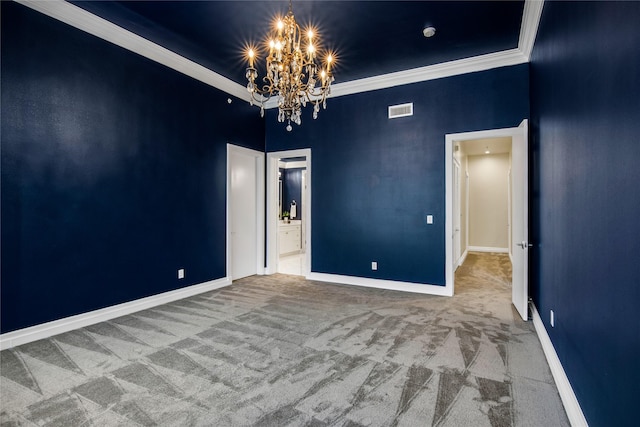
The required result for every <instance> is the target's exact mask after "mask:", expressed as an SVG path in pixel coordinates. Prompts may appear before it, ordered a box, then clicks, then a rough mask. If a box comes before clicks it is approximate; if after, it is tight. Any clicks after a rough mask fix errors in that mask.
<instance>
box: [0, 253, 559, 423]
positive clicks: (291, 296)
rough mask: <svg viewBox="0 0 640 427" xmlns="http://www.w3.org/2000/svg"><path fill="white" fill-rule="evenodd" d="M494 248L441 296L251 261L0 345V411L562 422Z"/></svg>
mask: <svg viewBox="0 0 640 427" xmlns="http://www.w3.org/2000/svg"><path fill="white" fill-rule="evenodd" d="M510 274H511V273H510V264H509V260H508V257H507V256H506V255H500V254H470V255H469V256H468V258H467V260H466V262H465V264H464V265H463V266H461V267H460V268H459V269H458V272H457V276H456V295H455V296H454V297H452V298H446V297H436V296H426V295H419V294H410V293H400V292H393V291H386V290H378V289H369V288H359V287H351V286H346V285H332V284H326V283H319V282H311V281H306V280H304V279H303V278H301V277H297V276H286V275H273V276H255V277H250V278H246V279H242V280H239V281H236V282H234V284H233V285H232V286H229V287H227V288H223V289H220V290H217V291H214V292H209V293H205V294H201V295H198V296H195V297H191V298H188V299H185V300H181V301H176V302H173V303H170V304H166V305H163V306H158V307H155V308H153V309H149V310H145V311H141V312H138V313H135V314H132V315H129V316H124V317H121V318H118V319H114V320H111V321H108V322H103V323H99V324H96V325H93V326H89V327H86V328H82V329H79V330H75V331H72V332H68V333H64V334H61V335H58V336H55V337H52V338H49V339H45V340H41V341H37V342H34V343H30V344H26V345H22V346H19V347H16V348H13V349H9V350H5V351H2V352H1V353H0V362H1V364H0V396H1V397H0V405H1V413H0V424H1V425H2V426H14V425H24V426H89V425H96V426H140V425H142V426H152V425H160V426H254V425H255V426H474V427H482V426H494V427H498V426H568V425H569V423H568V420H567V418H566V415H565V413H564V410H563V407H562V404H561V401H560V398H559V396H558V392H557V390H556V387H555V385H554V383H553V380H552V377H551V374H550V371H549V367H548V365H547V364H546V361H545V358H544V355H543V353H542V349H541V346H540V343H539V341H538V339H537V336H536V334H535V331H534V329H533V325H532V324H531V323H530V322H529V323H527V322H523V321H522V320H520V319H519V317H518V315H517V313H516V312H515V310H513V309H512V306H511V303H510V294H511V287H510Z"/></svg>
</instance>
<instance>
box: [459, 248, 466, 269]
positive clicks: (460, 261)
mask: <svg viewBox="0 0 640 427" xmlns="http://www.w3.org/2000/svg"><path fill="white" fill-rule="evenodd" d="M467 255H469V249H465V250H464V253H463V254H462V256H461V257H460V259H459V260H458V264H457V265H456V269H457V268H458V267H460V266H461V265H462V264H464V262H465V261H466V259H467Z"/></svg>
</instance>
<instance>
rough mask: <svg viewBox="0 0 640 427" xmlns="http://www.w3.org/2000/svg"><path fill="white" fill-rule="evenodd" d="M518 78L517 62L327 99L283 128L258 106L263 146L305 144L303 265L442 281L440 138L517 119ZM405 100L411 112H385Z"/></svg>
mask: <svg viewBox="0 0 640 427" xmlns="http://www.w3.org/2000/svg"><path fill="white" fill-rule="evenodd" d="M528 79H529V77H528V67H527V65H521V66H513V67H506V68H500V69H495V70H491V71H486V72H480V73H473V74H467V75H463V76H457V77H450V78H446V79H440V80H434V81H429V82H423V83H416V84H412V85H406V86H400V87H396V88H390V89H385V90H378V91H374V92H368V93H362V94H357V95H350V96H344V97H340V98H335V99H329V100H328V103H327V104H328V107H327V109H326V110H321V111H320V114H319V117H318V119H317V120H313V119H311V108H309V109H308V110H307V111H305V112H304V113H303V118H302V120H303V123H302V126H296V125H293V126H294V129H293V131H292V132H287V131H286V130H285V125H286V124H282V123H278V122H277V120H276V116H277V111H274V110H269V111H267V117H266V144H267V151H280V150H288V149H296V148H306V147H310V148H311V149H312V154H311V160H312V167H311V173H312V177H311V185H312V190H311V193H312V199H313V200H312V224H313V226H312V245H313V246H312V257H313V259H312V271H314V272H321V273H333V274H342V275H349V276H360V277H371V278H380V279H389V280H398V281H406V282H414V283H430V284H436V285H444V283H445V277H444V275H445V240H444V215H445V184H444V182H445V181H444V139H445V135H446V134H448V133H457V132H465V131H474V130H484V129H493V128H504V127H514V126H518V125H519V123H520V122H521V121H522V119H524V118H528V116H529V93H528V90H529V87H528V81H529V80H528ZM406 102H413V103H414V115H413V116H412V117H405V118H400V119H395V120H389V119H387V107H388V106H389V105H395V104H400V103H406ZM427 214H433V215H434V217H435V222H434V225H431V226H428V225H426V218H425V217H426V215H427ZM371 261H377V262H378V270H377V271H372V270H371Z"/></svg>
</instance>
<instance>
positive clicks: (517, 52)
mask: <svg viewBox="0 0 640 427" xmlns="http://www.w3.org/2000/svg"><path fill="white" fill-rule="evenodd" d="M16 1H17V2H18V3H21V4H23V5H25V6H27V7H30V8H31V9H34V10H37V11H38V12H41V13H43V14H45V15H48V16H50V17H52V18H55V19H57V20H59V21H62V22H65V23H67V24H69V25H71V26H73V27H75V28H78V29H80V30H82V31H85V32H87V33H89V34H93V35H94V36H96V37H99V38H101V39H103V40H106V41H108V42H111V43H113V44H116V45H118V46H120V47H123V48H125V49H127V50H130V51H131V52H135V53H137V54H139V55H141V56H144V57H145V58H149V59H151V60H152V61H155V62H158V63H160V64H163V65H165V66H167V67H169V68H172V69H174V70H176V71H178V72H180V73H183V74H185V75H187V76H190V77H193V78H194V79H196V80H199V81H201V82H203V83H206V84H208V85H210V86H213V87H215V88H217V89H220V90H222V91H223V92H226V93H228V94H230V95H233V96H236V97H238V98H240V99H242V100H245V101H247V102H249V101H250V95H249V93H248V92H247V90H246V88H245V87H244V86H242V85H240V84H238V83H236V82H234V81H233V80H231V79H228V78H226V77H224V76H222V75H220V74H218V73H216V72H215V71H212V70H210V69H208V68H206V67H203V66H202V65H200V64H197V63H195V62H193V61H191V60H189V59H187V58H185V57H183V56H180V55H178V54H177V53H175V52H172V51H170V50H168V49H166V48H164V47H162V46H160V45H157V44H155V43H153V42H151V41H149V40H147V39H145V38H143V37H140V36H138V35H137V34H134V33H132V32H131V31H128V30H125V29H124V28H122V27H119V26H117V25H115V24H113V23H112V22H109V21H107V20H105V19H103V18H100V17H98V16H96V15H93V14H92V13H90V12H87V11H86V10H84V9H82V8H80V7H78V6H75V5H73V4H71V3H68V2H66V1H64V0H49V1H41V0H16ZM543 5H544V0H525V4H524V10H523V14H522V24H521V28H520V37H519V41H518V47H517V48H515V49H509V50H504V51H501V52H494V53H489V54H486V55H479V56H474V57H470V58H464V59H459V60H456V61H449V62H444V63H441V64H435V65H429V66H426V67H419V68H414V69H410V70H405V71H398V72H395V73H389V74H382V75H379V76H373V77H368V78H364V79H358V80H352V81H348V82H344V83H337V84H335V85H333V86H332V87H331V95H330V97H331V98H336V97H339V96H345V95H353V94H356V93H361V92H368V91H372V90H378V89H386V88H390V87H395V86H401V85H406V84H411V83H418V82H423V81H428V80H435V79H441V78H445V77H451V76H457V75H460V74H466V73H474V72H478V71H485V70H490V69H493V68H498V67H506V66H510V65H518V64H524V63H527V62H528V61H529V56H530V55H531V51H532V49H533V43H534V42H535V38H536V33H537V31H538V24H539V22H540V16H541V14H542V6H543ZM277 106H278V105H277V98H271V99H269V100H268V101H267V102H265V104H264V107H265V108H266V109H269V108H275V107H277Z"/></svg>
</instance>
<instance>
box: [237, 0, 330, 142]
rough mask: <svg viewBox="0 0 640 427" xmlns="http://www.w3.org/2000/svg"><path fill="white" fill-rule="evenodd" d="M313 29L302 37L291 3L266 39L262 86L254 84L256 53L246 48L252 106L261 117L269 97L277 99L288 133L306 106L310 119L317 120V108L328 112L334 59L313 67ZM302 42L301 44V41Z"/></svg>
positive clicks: (279, 119) (316, 51)
mask: <svg viewBox="0 0 640 427" xmlns="http://www.w3.org/2000/svg"><path fill="white" fill-rule="evenodd" d="M315 37H316V34H315V33H314V31H313V29H311V28H310V29H308V30H307V31H306V34H305V37H303V36H302V31H301V30H300V26H299V25H298V24H297V23H296V20H295V18H294V17H293V11H292V8H291V0H289V13H287V15H286V16H285V17H284V18H281V19H278V21H277V22H276V24H275V29H274V31H273V32H272V33H271V34H270V35H269V37H268V40H269V42H268V49H269V55H268V56H267V57H266V75H265V76H264V77H263V78H262V82H263V84H262V85H260V84H257V83H256V79H257V78H258V71H257V70H256V68H255V67H254V63H255V60H256V51H255V50H254V49H253V48H249V49H248V51H247V56H248V59H249V67H247V74H246V76H247V80H248V81H249V83H248V84H247V90H248V91H249V93H250V94H251V100H250V101H249V102H250V104H251V105H254V103H257V104H259V105H260V115H261V116H263V117H264V103H265V102H266V101H268V100H269V99H270V98H271V97H272V96H277V97H278V121H279V122H281V123H282V122H284V121H285V120H286V121H287V130H288V131H291V129H292V127H291V122H293V123H295V124H297V125H300V123H301V122H302V120H301V110H302V108H303V107H306V105H307V103H310V104H312V105H313V118H314V119H316V118H317V117H318V112H319V111H320V104H322V107H323V108H325V109H326V108H327V96H328V95H329V94H330V93H331V83H332V82H333V80H334V79H333V75H332V74H331V66H332V65H333V63H334V57H333V55H332V54H331V53H330V52H329V53H327V54H326V55H325V60H324V67H321V66H320V65H318V64H317V63H316V56H317V54H318V51H319V49H318V46H319V44H317V42H316V40H315ZM303 38H304V40H303Z"/></svg>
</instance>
